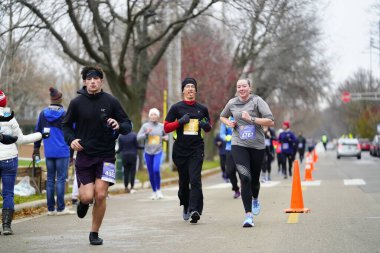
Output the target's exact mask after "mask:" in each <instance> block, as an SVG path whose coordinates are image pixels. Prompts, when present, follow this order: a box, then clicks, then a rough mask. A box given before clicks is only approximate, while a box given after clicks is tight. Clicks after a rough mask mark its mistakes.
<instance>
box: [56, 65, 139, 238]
mask: <svg viewBox="0 0 380 253" xmlns="http://www.w3.org/2000/svg"><path fill="white" fill-rule="evenodd" d="M81 74H82V79H83V83H84V87H83V88H82V89H81V90H79V91H78V92H77V93H78V94H79V95H78V96H77V97H76V98H74V99H73V100H71V102H70V105H69V107H68V109H67V113H66V117H65V118H64V120H63V123H62V124H63V132H64V136H65V141H66V143H67V144H69V145H70V147H71V148H72V149H73V150H75V151H77V152H78V153H77V157H76V161H75V169H76V176H77V180H78V186H79V199H80V202H79V204H78V206H77V215H78V217H79V218H83V217H85V216H86V214H87V211H88V208H89V204H90V203H92V201H93V199H94V200H95V202H94V205H93V210H92V227H91V231H90V235H89V240H90V244H92V245H101V244H103V240H102V239H101V238H100V237H99V236H98V232H99V229H100V226H101V224H102V221H103V218H104V214H105V211H106V197H107V193H108V187H109V186H110V185H113V184H114V183H115V174H116V171H115V160H116V159H115V144H116V142H115V141H116V139H117V137H118V135H119V133H120V134H128V133H129V132H130V131H131V130H132V123H131V121H130V120H129V118H128V116H127V114H126V113H125V112H124V110H123V108H122V107H121V105H120V103H119V101H118V100H117V99H116V98H115V97H114V96H112V95H110V94H108V93H106V92H104V91H103V90H102V86H103V70H102V69H101V68H100V67H93V66H90V67H84V68H83V69H82V72H81ZM74 125H75V127H74Z"/></svg>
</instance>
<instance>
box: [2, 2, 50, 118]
mask: <svg viewBox="0 0 380 253" xmlns="http://www.w3.org/2000/svg"><path fill="white" fill-rule="evenodd" d="M25 20H28V21H33V19H32V17H30V15H25V13H24V12H23V10H22V9H20V8H17V6H16V4H15V3H14V1H11V0H8V1H3V2H1V3H0V89H2V90H4V91H5V93H6V95H7V97H8V100H9V103H8V105H9V106H10V107H11V108H12V110H14V111H15V112H16V114H17V115H18V116H17V118H18V119H21V120H22V119H25V118H33V119H35V114H36V108H37V107H39V106H40V104H41V101H43V96H42V95H41V94H39V93H38V92H36V93H31V92H30V91H31V90H38V89H39V87H41V85H42V84H44V80H45V79H46V78H45V77H46V76H45V74H46V75H48V74H50V73H45V74H44V73H43V72H42V71H40V69H38V67H37V66H36V65H35V64H33V63H34V59H35V58H34V57H35V56H34V54H33V53H34V52H32V51H31V50H27V49H25V47H24V45H25V44H27V43H28V42H29V41H30V40H31V39H32V37H33V36H35V34H36V32H37V31H38V29H36V28H35V27H32V26H29V27H26V28H25V29H22V30H16V28H17V27H20V26H21V24H22V23H23V22H25ZM42 103H43V102H42ZM25 104H28V107H27V108H25Z"/></svg>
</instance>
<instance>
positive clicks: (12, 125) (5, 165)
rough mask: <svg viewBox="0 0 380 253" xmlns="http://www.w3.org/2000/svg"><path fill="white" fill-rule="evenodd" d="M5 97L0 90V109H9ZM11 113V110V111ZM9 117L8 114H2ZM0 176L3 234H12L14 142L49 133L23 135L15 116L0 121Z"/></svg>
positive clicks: (34, 139) (19, 142) (15, 151)
mask: <svg viewBox="0 0 380 253" xmlns="http://www.w3.org/2000/svg"><path fill="white" fill-rule="evenodd" d="M6 106H7V97H6V96H5V94H4V92H3V91H1V90H0V109H1V111H5V110H7V111H8V110H9V108H8V107H6ZM11 115H13V112H12V113H11ZM2 116H5V117H9V115H2ZM0 135H1V137H0V138H1V141H0V142H1V143H0V178H1V180H2V181H1V182H2V196H3V210H2V222H3V234H4V235H12V234H13V231H12V228H11V223H12V220H13V213H14V186H15V182H16V176H17V167H18V150H17V145H16V144H23V143H31V142H35V141H38V140H41V139H42V138H48V137H49V133H32V134H28V135H23V133H22V131H21V129H20V126H19V124H18V122H17V120H16V118H14V117H12V118H11V119H10V120H9V121H0ZM15 142H16V143H15Z"/></svg>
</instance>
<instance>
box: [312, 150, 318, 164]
mask: <svg viewBox="0 0 380 253" xmlns="http://www.w3.org/2000/svg"><path fill="white" fill-rule="evenodd" d="M313 162H314V163H316V162H318V154H317V152H315V149H313Z"/></svg>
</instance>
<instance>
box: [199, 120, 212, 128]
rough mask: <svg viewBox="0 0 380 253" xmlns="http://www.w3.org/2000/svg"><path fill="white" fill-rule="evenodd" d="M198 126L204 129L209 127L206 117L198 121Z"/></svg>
mask: <svg viewBox="0 0 380 253" xmlns="http://www.w3.org/2000/svg"><path fill="white" fill-rule="evenodd" d="M199 127H200V128H202V129H203V130H205V131H209V130H210V129H211V126H210V123H209V122H208V120H207V119H203V120H201V121H199Z"/></svg>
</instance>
